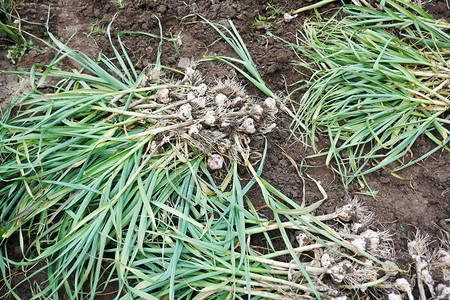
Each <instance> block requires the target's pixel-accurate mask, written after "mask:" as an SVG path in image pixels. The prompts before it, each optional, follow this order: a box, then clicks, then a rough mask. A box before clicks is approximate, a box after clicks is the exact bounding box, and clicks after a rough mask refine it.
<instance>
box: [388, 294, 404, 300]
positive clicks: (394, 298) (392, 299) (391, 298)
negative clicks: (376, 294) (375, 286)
mask: <svg viewBox="0 0 450 300" xmlns="http://www.w3.org/2000/svg"><path fill="white" fill-rule="evenodd" d="M388 300H402V295H399V294H395V293H390V294H389V295H388Z"/></svg>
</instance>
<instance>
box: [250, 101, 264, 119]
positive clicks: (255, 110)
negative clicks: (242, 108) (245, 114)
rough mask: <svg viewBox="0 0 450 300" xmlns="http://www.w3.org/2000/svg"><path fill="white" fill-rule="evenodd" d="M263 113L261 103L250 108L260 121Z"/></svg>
mask: <svg viewBox="0 0 450 300" xmlns="http://www.w3.org/2000/svg"><path fill="white" fill-rule="evenodd" d="M263 113H264V109H263V108H262V106H261V105H259V104H255V105H253V107H252V109H251V110H250V115H251V116H252V117H253V119H255V120H256V121H260V120H261V118H262V115H263Z"/></svg>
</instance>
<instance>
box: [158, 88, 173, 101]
mask: <svg viewBox="0 0 450 300" xmlns="http://www.w3.org/2000/svg"><path fill="white" fill-rule="evenodd" d="M156 98H157V99H158V100H159V101H161V102H162V103H164V104H166V103H168V102H169V100H170V99H169V89H160V90H159V91H158V92H157V93H156Z"/></svg>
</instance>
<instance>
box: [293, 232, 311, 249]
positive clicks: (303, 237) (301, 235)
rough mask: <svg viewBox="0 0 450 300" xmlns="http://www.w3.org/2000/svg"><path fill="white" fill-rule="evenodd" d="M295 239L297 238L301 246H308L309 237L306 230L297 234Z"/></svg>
mask: <svg viewBox="0 0 450 300" xmlns="http://www.w3.org/2000/svg"><path fill="white" fill-rule="evenodd" d="M295 239H296V240H297V242H298V246H299V247H303V246H306V244H308V242H309V237H308V236H307V235H306V234H305V233H304V232H300V233H299V234H297V236H296V237H295Z"/></svg>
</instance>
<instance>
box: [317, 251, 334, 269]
mask: <svg viewBox="0 0 450 300" xmlns="http://www.w3.org/2000/svg"><path fill="white" fill-rule="evenodd" d="M320 264H321V265H322V267H324V268H325V269H329V268H330V267H331V266H332V265H333V264H334V260H333V259H332V258H331V257H330V255H329V254H328V253H325V254H324V255H322V257H321V258H320Z"/></svg>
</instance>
